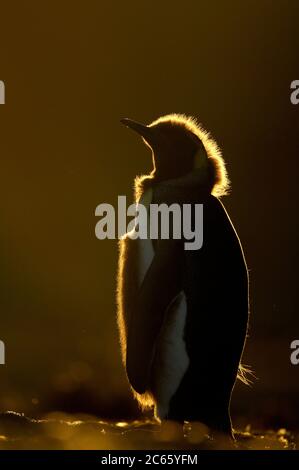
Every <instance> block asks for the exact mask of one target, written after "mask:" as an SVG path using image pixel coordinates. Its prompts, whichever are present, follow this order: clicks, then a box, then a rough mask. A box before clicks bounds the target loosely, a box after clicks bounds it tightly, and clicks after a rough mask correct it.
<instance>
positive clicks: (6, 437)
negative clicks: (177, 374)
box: [0, 411, 299, 450]
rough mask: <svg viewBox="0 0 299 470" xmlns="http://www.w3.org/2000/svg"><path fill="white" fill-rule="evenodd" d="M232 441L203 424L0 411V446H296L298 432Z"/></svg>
mask: <svg viewBox="0 0 299 470" xmlns="http://www.w3.org/2000/svg"><path fill="white" fill-rule="evenodd" d="M235 437H236V441H235V443H233V442H231V441H230V440H229V439H227V438H226V437H225V436H221V435H218V436H213V437H212V436H211V435H209V430H208V429H207V428H206V427H205V426H204V425H203V424H201V423H193V424H192V425H191V424H188V423H186V424H185V425H184V427H183V428H182V426H180V425H178V424H176V423H174V422H165V423H163V424H162V425H160V424H157V423H156V422H154V421H150V420H143V421H141V420H139V421H132V422H108V421H101V420H99V419H97V418H95V417H93V416H86V415H85V416H83V415H81V416H73V415H65V414H62V413H51V414H49V415H47V416H45V417H44V418H43V419H40V420H35V419H30V418H27V417H26V416H24V415H22V414H19V413H14V412H11V411H8V412H5V413H1V414H0V449H70V450H72V449H110V450H115V449H122V450H123V449H236V450H237V449H265V450H267V449H281V450H284V449H296V447H297V448H298V447H299V436H298V435H297V436H295V435H293V434H292V433H291V432H289V431H287V430H286V429H279V430H275V431H274V430H267V431H266V432H265V431H263V432H262V431H253V430H251V429H250V426H249V425H248V426H247V427H246V428H245V429H243V430H239V431H236V433H235Z"/></svg>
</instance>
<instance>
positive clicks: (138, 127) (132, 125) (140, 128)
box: [120, 118, 156, 147]
mask: <svg viewBox="0 0 299 470" xmlns="http://www.w3.org/2000/svg"><path fill="white" fill-rule="evenodd" d="M120 122H121V123H122V124H124V125H125V126H126V127H128V128H129V129H132V130H133V131H135V132H137V134H139V135H140V136H141V137H143V139H144V140H145V141H146V143H147V144H148V145H149V146H150V147H153V145H154V144H155V140H156V139H155V134H154V132H153V129H152V128H151V127H148V126H145V125H144V124H141V123H140V122H137V121H133V120H132V119H128V118H124V119H121V120H120Z"/></svg>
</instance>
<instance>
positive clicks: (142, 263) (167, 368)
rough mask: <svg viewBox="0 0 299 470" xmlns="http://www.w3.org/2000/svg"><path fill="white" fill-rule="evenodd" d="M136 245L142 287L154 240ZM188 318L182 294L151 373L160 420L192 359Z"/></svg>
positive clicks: (171, 310)
mask: <svg viewBox="0 0 299 470" xmlns="http://www.w3.org/2000/svg"><path fill="white" fill-rule="evenodd" d="M136 242H137V244H138V265H139V269H138V271H139V276H138V278H139V285H141V283H142V280H143V278H144V276H145V274H146V272H147V270H148V268H149V266H150V264H151V262H152V260H153V257H154V254H155V252H154V249H153V245H152V242H151V240H149V239H147V240H141V239H138V240H136ZM186 316H187V304H186V297H185V294H184V293H183V292H180V293H179V294H178V295H177V296H176V297H175V298H174V299H173V300H172V302H171V303H170V305H169V306H168V308H167V311H166V312H165V319H164V322H163V325H162V328H161V331H160V333H159V336H158V338H157V342H156V349H155V357H154V361H153V366H152V371H151V390H150V391H151V393H152V394H153V396H154V399H155V402H156V407H155V415H156V417H157V418H160V419H163V418H165V417H166V416H167V413H168V409H169V403H170V400H171V398H172V397H173V395H174V394H175V393H176V391H177V389H178V387H179V385H180V383H181V380H182V379H183V377H184V375H185V373H186V371H187V369H188V367H189V357H188V354H187V351H186V345H185V341H184V330H185V323H186Z"/></svg>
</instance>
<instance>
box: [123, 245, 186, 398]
mask: <svg viewBox="0 0 299 470" xmlns="http://www.w3.org/2000/svg"><path fill="white" fill-rule="evenodd" d="M181 259H182V257H181V244H180V242H179V241H178V240H158V242H157V246H156V252H155V256H154V258H153V261H152V263H151V265H150V267H149V269H148V271H147V273H146V275H145V277H144V280H143V283H142V285H141V287H140V290H139V291H138V294H137V297H136V301H135V304H134V306H133V308H132V311H131V315H130V323H129V328H128V343H127V360H126V366H127V374H128V378H129V381H130V383H131V385H132V387H133V388H134V389H135V390H136V392H138V393H144V392H145V391H146V390H148V388H149V385H150V377H151V366H152V362H153V358H154V352H155V346H156V341H157V339H158V336H159V332H160V330H161V327H162V324H163V320H164V317H165V313H166V311H167V307H168V305H169V304H170V302H171V301H172V300H173V299H174V298H175V297H176V296H177V295H178V294H179V292H180V291H181V288H182V282H181Z"/></svg>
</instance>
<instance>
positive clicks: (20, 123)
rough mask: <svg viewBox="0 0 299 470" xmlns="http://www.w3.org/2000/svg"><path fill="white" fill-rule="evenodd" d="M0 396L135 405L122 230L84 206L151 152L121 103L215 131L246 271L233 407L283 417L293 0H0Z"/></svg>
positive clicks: (118, 414)
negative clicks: (119, 317)
mask: <svg viewBox="0 0 299 470" xmlns="http://www.w3.org/2000/svg"><path fill="white" fill-rule="evenodd" d="M0 8H1V13H0V14H1V30H0V79H1V80H3V81H4V82H5V85H6V104H5V105H4V106H0V126H1V127H0V155H1V185H0V188H1V195H0V210H1V219H0V223H1V230H0V249H1V258H0V259H1V263H0V277H1V284H0V289H1V294H0V298H1V316H0V338H1V339H2V340H3V341H4V342H5V345H6V365H5V366H0V377H1V390H0V409H1V410H7V409H12V410H15V411H22V412H25V413H27V414H29V415H31V416H39V415H41V414H43V413H45V412H48V411H51V410H61V411H65V412H85V413H91V414H95V415H98V416H100V417H103V418H111V419H119V418H123V419H125V418H131V417H134V416H138V413H139V412H138V410H137V406H136V404H135V403H134V402H133V400H132V398H131V395H130V393H129V390H128V386H127V382H126V378H125V375H124V372H123V369H122V366H121V360H120V354H119V347H118V336H117V329H116V320H115V317H116V309H115V272H116V263H117V243H116V241H112V240H111V241H107V240H105V241H99V240H97V239H96V237H95V234H94V227H95V224H96V220H97V219H96V218H95V215H94V211H95V208H96V206H97V205H98V204H100V203H101V202H108V203H112V204H115V203H116V201H117V195H123V194H126V195H127V196H128V198H129V201H132V183H133V178H134V177H135V175H136V174H140V173H143V172H146V171H148V170H149V169H150V165H151V159H150V155H149V153H148V151H147V150H146V148H145V147H144V146H143V145H142V143H141V142H140V141H138V139H136V138H135V136H134V137H133V135H132V134H131V133H129V132H128V131H127V130H126V129H125V128H123V127H122V126H121V125H120V123H119V119H120V118H121V117H126V116H127V117H131V118H134V119H137V120H140V121H144V122H150V121H151V120H153V119H155V118H157V117H158V116H160V115H163V114H166V113H169V112H182V113H186V114H188V115H189V114H190V115H193V116H195V117H197V118H198V119H199V120H200V122H202V124H203V125H204V126H205V127H206V128H207V129H208V130H210V131H211V132H212V134H213V136H214V137H215V138H216V140H217V141H218V143H219V145H220V146H221V148H222V150H223V154H224V158H225V160H226V162H227V166H228V171H229V175H230V178H231V181H232V194H231V195H230V196H229V197H226V198H225V199H223V202H224V204H225V205H226V207H227V209H228V210H229V213H230V215H231V217H232V220H233V222H234V223H235V226H236V228H237V230H238V232H239V235H240V237H241V240H242V243H243V247H244V250H245V254H246V257H247V262H248V266H249V269H250V277H251V321H250V325H251V326H250V337H249V340H248V343H247V347H246V352H245V357H244V362H245V363H247V364H250V365H251V366H252V367H253V369H254V371H255V374H256V376H257V377H258V380H256V381H255V382H254V384H253V386H252V387H251V388H248V387H245V386H244V385H242V384H238V385H237V387H236V389H235V393H234V396H233V417H234V418H235V422H238V423H240V424H247V423H248V422H250V423H253V424H254V425H256V426H269V425H271V426H276V425H277V426H281V425H285V426H295V425H296V422H297V421H298V418H299V416H298V409H297V406H296V405H297V397H298V392H299V366H297V367H296V366H292V365H291V364H290V359H289V355H290V342H291V341H292V340H294V339H298V338H299V319H298V295H297V269H298V268H297V266H298V250H297V237H298V231H297V202H298V199H297V181H298V174H297V171H298V130H299V105H298V106H294V105H292V104H291V102H290V83H291V82H292V81H293V80H295V79H299V68H298V65H299V61H298V52H299V34H298V15H299V4H298V2H297V0H293V1H291V0H289V1H284V0H277V1H275V2H273V1H271V0H251V1H245V2H239V1H237V0H236V1H226V2H223V1H221V0H218V1H199V0H194V1H189V0H186V1H184V2H181V1H174V0H172V1H168V0H166V1H163V2H160V1H159V2H158V1H153V2H140V1H137V0H133V1H130V0H128V1H127V2H120V1H119V2H110V3H109V2H98V1H96V0H93V1H92V0H87V1H84V2H83V1H81V2H71V1H69V0H67V1H66V0H65V1H64V2H58V1H57V0H54V1H53V0H52V1H48V0H47V1H46V0H45V1H43V2H39V1H37V0H36V1H33V0H28V1H26V2H10V3H8V2H6V3H4V2H2V4H1V7H0Z"/></svg>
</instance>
